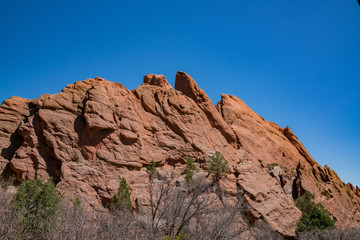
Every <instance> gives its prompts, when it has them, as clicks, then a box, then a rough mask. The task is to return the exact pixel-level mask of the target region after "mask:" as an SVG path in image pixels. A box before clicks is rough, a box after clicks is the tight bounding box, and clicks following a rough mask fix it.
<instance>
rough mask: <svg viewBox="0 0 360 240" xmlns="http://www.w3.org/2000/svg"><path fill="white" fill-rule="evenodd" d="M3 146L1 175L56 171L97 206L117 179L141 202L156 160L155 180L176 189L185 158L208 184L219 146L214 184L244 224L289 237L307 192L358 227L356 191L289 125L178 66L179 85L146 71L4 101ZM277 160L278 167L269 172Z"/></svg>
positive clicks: (61, 181)
mask: <svg viewBox="0 0 360 240" xmlns="http://www.w3.org/2000/svg"><path fill="white" fill-rule="evenodd" d="M0 151H1V156H0V171H1V174H2V175H6V176H10V175H11V174H14V175H16V177H17V180H18V181H20V182H21V181H24V180H26V179H29V178H34V177H35V176H40V177H44V178H48V177H52V178H53V179H54V181H55V183H56V184H57V188H58V189H59V190H60V191H61V192H63V193H64V194H65V195H68V196H69V197H75V196H77V197H79V198H80V199H81V200H82V202H84V203H85V204H87V205H88V206H92V207H94V208H96V209H99V210H103V209H104V207H106V206H107V205H108V204H109V203H110V202H111V200H112V196H113V195H114V194H115V193H116V191H117V188H118V186H119V182H120V180H121V178H122V177H124V178H125V179H126V180H127V182H128V184H129V187H130V190H131V199H132V200H133V201H134V203H135V202H136V203H137V204H136V205H134V206H136V207H140V208H141V206H142V204H143V203H144V202H145V199H144V193H145V192H146V191H147V190H148V188H147V185H148V182H149V173H148V171H147V166H148V165H149V164H150V162H151V161H152V160H154V162H155V163H156V165H157V169H158V172H159V178H160V179H166V178H169V177H171V178H173V179H174V181H175V182H177V183H178V184H180V185H181V184H186V181H185V175H184V173H185V169H186V161H187V159H188V157H189V156H191V157H192V158H193V159H195V164H196V166H197V167H198V169H199V172H196V173H195V174H194V179H199V178H208V180H210V178H211V175H210V174H208V172H207V166H206V161H207V160H208V159H209V157H210V156H211V155H212V154H214V153H215V151H219V152H221V153H222V154H223V155H224V157H225V159H227V161H228V164H229V166H230V173H229V174H228V175H226V176H224V177H223V178H222V179H221V180H220V181H219V186H220V188H221V189H222V192H223V193H224V196H223V197H224V198H228V199H236V196H238V195H239V194H240V195H242V196H243V197H244V198H245V199H246V201H247V202H248V203H249V204H250V206H251V209H252V210H251V211H250V212H249V215H248V216H249V218H250V220H254V221H255V220H256V219H259V218H261V219H264V220H265V221H267V222H268V223H269V224H270V226H272V228H274V229H275V230H277V231H279V232H280V233H282V234H284V235H287V236H294V233H295V228H296V223H297V221H298V220H299V218H300V217H301V213H300V211H299V210H298V209H297V208H296V207H295V204H294V201H293V197H296V196H298V195H301V194H302V193H303V192H304V191H305V190H309V191H311V192H312V193H314V194H315V196H316V201H318V202H321V203H323V204H324V206H325V207H326V208H327V209H328V210H329V211H330V212H331V214H332V215H333V216H334V217H336V218H337V219H338V221H337V225H338V226H339V227H359V225H360V224H359V222H360V213H359V210H358V204H359V195H360V194H359V192H360V191H359V189H358V188H354V187H353V186H352V185H350V184H348V185H346V186H345V185H344V184H343V183H342V181H341V180H340V179H339V177H338V176H337V175H336V173H335V172H334V171H333V170H331V169H330V168H328V167H327V166H325V167H324V168H323V167H321V166H320V165H318V164H317V163H316V162H315V161H314V160H313V159H312V158H311V156H310V154H309V153H308V152H307V151H306V149H305V147H304V146H303V145H302V144H301V143H300V141H299V140H298V139H297V138H296V136H295V135H294V134H293V133H292V132H291V130H290V129H289V128H285V129H283V128H280V127H279V126H277V125H276V124H275V123H271V122H268V121H266V120H264V119H263V118H261V117H260V116H259V115H258V114H256V113H255V112H253V111H252V110H251V109H250V108H249V107H248V106H247V105H246V104H245V103H244V102H243V101H241V100H240V99H239V98H237V97H234V96H231V95H225V94H223V95H222V99H221V101H220V102H219V103H218V104H217V105H216V107H215V106H214V105H213V104H212V103H211V101H210V99H209V97H208V96H207V95H206V94H205V92H204V91H203V90H201V89H200V88H199V87H198V85H197V84H196V82H195V81H194V80H193V79H192V78H191V77H190V76H189V75H187V74H186V73H183V72H178V73H177V74H176V81H175V89H173V88H172V87H171V86H170V85H169V83H168V82H167V80H166V79H165V77H164V76H162V75H155V74H149V75H146V76H145V77H144V82H143V84H141V85H140V86H139V87H137V88H136V89H134V90H133V91H129V90H127V89H126V88H125V87H124V86H123V85H121V84H119V83H114V82H110V81H107V80H105V79H102V78H98V77H97V78H95V79H87V80H85V81H81V82H75V83H74V84H70V85H67V86H66V87H65V88H64V89H63V90H62V92H60V93H58V94H54V95H49V94H45V95H42V96H41V97H40V98H39V99H34V100H27V99H22V98H18V97H15V98H10V99H8V100H6V101H4V102H3V104H2V105H1V107H0ZM273 163H276V164H277V165H279V166H281V167H275V168H274V169H269V168H268V166H269V164H273ZM325 190H326V191H327V192H329V193H330V194H329V195H328V196H324V195H323V194H322V193H323V192H324V191H325ZM330 196H332V197H330Z"/></svg>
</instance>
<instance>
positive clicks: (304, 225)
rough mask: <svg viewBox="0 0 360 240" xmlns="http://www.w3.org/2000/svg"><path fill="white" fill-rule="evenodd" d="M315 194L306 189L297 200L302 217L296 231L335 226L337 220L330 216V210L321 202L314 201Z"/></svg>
mask: <svg viewBox="0 0 360 240" xmlns="http://www.w3.org/2000/svg"><path fill="white" fill-rule="evenodd" d="M313 200H314V195H313V194H312V193H311V192H309V191H306V192H305V193H304V194H303V195H302V196H301V197H299V198H297V199H296V201H295V204H296V206H297V207H298V208H299V209H300V210H301V212H302V217H301V219H300V221H299V222H298V225H297V229H296V233H297V234H299V233H301V232H305V231H310V230H315V229H318V230H324V229H333V228H335V221H336V220H334V219H332V218H331V217H330V214H329V212H328V211H327V210H326V209H325V208H324V207H323V205H322V204H321V203H314V201H313Z"/></svg>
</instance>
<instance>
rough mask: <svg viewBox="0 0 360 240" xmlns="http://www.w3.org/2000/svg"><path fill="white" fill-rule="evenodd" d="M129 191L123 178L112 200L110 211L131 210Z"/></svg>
mask: <svg viewBox="0 0 360 240" xmlns="http://www.w3.org/2000/svg"><path fill="white" fill-rule="evenodd" d="M131 208H132V205H131V200H130V190H129V186H128V184H127V182H126V179H125V178H121V181H120V184H119V188H118V191H117V193H116V195H115V196H114V198H113V205H112V210H131Z"/></svg>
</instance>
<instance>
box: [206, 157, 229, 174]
mask: <svg viewBox="0 0 360 240" xmlns="http://www.w3.org/2000/svg"><path fill="white" fill-rule="evenodd" d="M208 168H209V172H210V173H213V174H214V180H215V181H217V180H219V179H220V178H221V177H222V176H224V175H225V174H227V173H229V171H230V168H229V165H228V163H227V161H226V160H225V158H224V156H223V155H222V154H221V153H220V152H218V151H216V152H215V154H214V155H212V156H211V158H210V160H209V161H208Z"/></svg>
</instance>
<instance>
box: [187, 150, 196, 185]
mask: <svg viewBox="0 0 360 240" xmlns="http://www.w3.org/2000/svg"><path fill="white" fill-rule="evenodd" d="M195 171H196V166H195V165H194V160H193V158H192V157H190V156H189V157H188V160H187V162H186V172H185V180H186V182H187V183H191V182H192V181H193V175H194V172H195Z"/></svg>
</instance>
